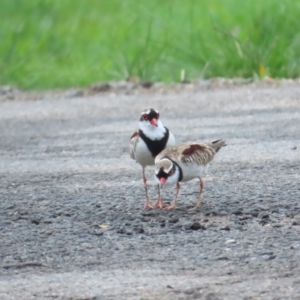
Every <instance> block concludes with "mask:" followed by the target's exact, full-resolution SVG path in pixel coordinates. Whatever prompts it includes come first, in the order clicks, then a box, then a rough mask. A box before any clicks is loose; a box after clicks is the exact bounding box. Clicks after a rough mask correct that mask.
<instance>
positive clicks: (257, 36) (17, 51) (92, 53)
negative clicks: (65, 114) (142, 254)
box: [0, 0, 300, 89]
mask: <svg viewBox="0 0 300 300" xmlns="http://www.w3.org/2000/svg"><path fill="white" fill-rule="evenodd" d="M299 16H300V2H299V1H298V0H264V1H261V0H251V1H250V0H246V1H240V0H219V1H218V0H189V1H184V0H164V1H161V0H151V1H145V0H123V1H122V0H110V1H106V0H99V1H96V0H63V1H53V0H26V1H23V0H1V2H0V41H1V42H0V85H6V84H10V85H16V86H20V87H23V88H35V89H48V88H57V87H70V86H84V85H89V84H91V83H94V82H97V81H107V80H112V79H124V78H126V77H128V76H137V77H139V78H141V79H149V80H155V81H165V82H170V81H179V80H180V72H181V70H182V69H184V70H185V74H186V77H187V78H188V79H192V78H198V77H206V78H207V77H215V76H222V77H252V76H256V75H258V76H265V75H269V76H272V77H275V78H276V77H278V78H281V77H292V78H293V77H299V74H300V22H299Z"/></svg>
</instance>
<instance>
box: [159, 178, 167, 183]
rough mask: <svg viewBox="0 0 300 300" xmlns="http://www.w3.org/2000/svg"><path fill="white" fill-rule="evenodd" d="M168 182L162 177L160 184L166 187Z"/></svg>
mask: <svg viewBox="0 0 300 300" xmlns="http://www.w3.org/2000/svg"><path fill="white" fill-rule="evenodd" d="M166 181H167V179H166V178H164V177H161V178H160V179H159V182H160V184H161V185H164V184H165V183H166Z"/></svg>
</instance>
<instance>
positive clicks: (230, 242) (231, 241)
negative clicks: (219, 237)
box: [225, 239, 235, 244]
mask: <svg viewBox="0 0 300 300" xmlns="http://www.w3.org/2000/svg"><path fill="white" fill-rule="evenodd" d="M233 243H235V240H234V239H230V240H227V241H226V242H225V244H233Z"/></svg>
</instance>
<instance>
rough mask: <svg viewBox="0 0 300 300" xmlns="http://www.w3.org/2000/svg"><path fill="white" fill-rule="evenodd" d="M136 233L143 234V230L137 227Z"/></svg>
mask: <svg viewBox="0 0 300 300" xmlns="http://www.w3.org/2000/svg"><path fill="white" fill-rule="evenodd" d="M136 232H137V233H144V232H145V230H144V228H143V227H142V226H139V227H138V228H137V229H136Z"/></svg>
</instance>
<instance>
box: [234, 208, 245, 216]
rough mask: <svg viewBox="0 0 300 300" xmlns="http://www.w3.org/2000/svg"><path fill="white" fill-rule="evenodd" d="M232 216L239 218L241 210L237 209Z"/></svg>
mask: <svg viewBox="0 0 300 300" xmlns="http://www.w3.org/2000/svg"><path fill="white" fill-rule="evenodd" d="M232 214H234V215H236V216H240V215H242V214H243V211H242V209H238V210H236V211H235V212H233V213H232Z"/></svg>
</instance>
